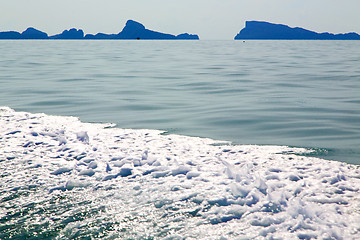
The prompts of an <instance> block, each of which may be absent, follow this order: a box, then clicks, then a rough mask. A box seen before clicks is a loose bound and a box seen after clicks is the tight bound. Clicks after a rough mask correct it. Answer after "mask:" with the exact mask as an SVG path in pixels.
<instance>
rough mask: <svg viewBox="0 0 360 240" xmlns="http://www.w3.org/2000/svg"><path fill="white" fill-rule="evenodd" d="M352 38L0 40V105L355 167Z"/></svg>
mask: <svg viewBox="0 0 360 240" xmlns="http://www.w3.org/2000/svg"><path fill="white" fill-rule="evenodd" d="M359 63H360V41H246V42H242V41H1V42H0V105H5V106H10V107H11V108H14V109H15V110H23V111H29V112H45V113H47V114H56V115H72V116H78V117H80V119H81V120H82V121H87V122H113V123H116V124H117V125H118V127H121V128H148V129H162V130H166V131H168V132H170V133H176V134H183V135H190V136H201V137H210V138H214V139H219V140H229V141H232V142H233V143H236V144H261V145H263V144H271V145H289V146H299V147H309V148H315V149H317V151H316V153H315V155H317V156H320V157H322V158H325V159H335V160H340V161H345V162H350V163H355V164H360V148H359V146H360V68H359Z"/></svg>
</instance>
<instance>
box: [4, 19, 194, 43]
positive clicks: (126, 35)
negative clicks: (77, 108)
mask: <svg viewBox="0 0 360 240" xmlns="http://www.w3.org/2000/svg"><path fill="white" fill-rule="evenodd" d="M0 39H148V40H151V39H158V40H160V39H164V40H167V39H168V40H199V36H198V35H195V34H188V33H182V34H179V35H177V36H175V35H172V34H167V33H161V32H156V31H153V30H149V29H146V28H145V26H144V25H142V24H141V23H139V22H136V21H133V20H128V21H127V22H126V25H125V27H124V28H123V30H122V31H121V32H119V33H118V34H105V33H97V34H95V35H93V34H86V35H85V34H84V32H83V30H81V29H75V28H72V29H70V30H65V31H63V32H62V33H60V34H56V35H53V36H48V34H47V33H44V32H42V31H39V30H37V29H35V28H33V27H29V28H28V29H26V30H25V31H24V32H22V33H19V32H15V31H8V32H0Z"/></svg>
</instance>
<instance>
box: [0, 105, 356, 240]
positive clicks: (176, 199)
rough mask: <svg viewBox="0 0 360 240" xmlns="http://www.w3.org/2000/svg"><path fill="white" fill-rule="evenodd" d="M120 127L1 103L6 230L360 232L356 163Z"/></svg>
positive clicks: (231, 235)
mask: <svg viewBox="0 0 360 240" xmlns="http://www.w3.org/2000/svg"><path fill="white" fill-rule="evenodd" d="M110 126H112V125H111V124H94V123H82V122H81V121H79V119H78V118H75V117H63V116H49V115H46V114H32V113H26V112H16V111H14V110H12V109H10V108H8V107H1V108H0V162H1V164H0V172H1V178H0V194H1V195H0V197H1V201H0V209H1V211H0V218H1V228H2V229H3V230H2V233H1V235H0V237H1V238H2V239H9V238H11V237H16V236H20V235H16V234H22V235H21V236H38V237H39V236H48V235H49V234H50V233H51V234H53V235H55V236H56V238H58V239H61V238H76V237H82V236H88V237H102V238H106V237H108V238H112V239H114V238H125V239H126V238H135V239H145V238H155V239H166V238H168V239H312V238H319V239H359V238H360V194H359V187H360V169H359V168H358V167H357V166H354V165H348V164H345V163H340V162H336V161H327V160H322V159H317V158H312V157H304V156H300V155H297V154H300V153H304V152H306V151H307V150H306V149H301V148H290V147H286V146H255V145H252V146H245V145H239V146H233V145H230V144H219V143H221V142H218V141H214V140H211V139H204V138H195V137H187V136H180V135H163V134H161V133H162V132H161V131H158V130H134V129H120V128H109V127H110ZM19 212H21V214H17V213H19ZM24 234H25V235H24ZM46 234H48V235H46Z"/></svg>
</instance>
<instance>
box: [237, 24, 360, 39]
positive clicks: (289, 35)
mask: <svg viewBox="0 0 360 240" xmlns="http://www.w3.org/2000/svg"><path fill="white" fill-rule="evenodd" d="M250 39H252V40H360V35H359V34H357V33H345V34H333V33H328V32H325V33H317V32H314V31H310V30H306V29H303V28H299V27H295V28H291V27H289V26H287V25H283V24H274V23H269V22H260V21H246V25H245V28H243V29H242V30H241V31H240V32H239V33H238V34H237V35H236V36H235V40H250Z"/></svg>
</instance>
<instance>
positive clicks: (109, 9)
mask: <svg viewBox="0 0 360 240" xmlns="http://www.w3.org/2000/svg"><path fill="white" fill-rule="evenodd" d="M359 10H360V0H343V1H340V0H127V1H126V0H0V31H9V30H14V31H18V32H22V31H24V30H25V29H26V28H27V27H30V26H32V27H35V28H36V29H38V30H41V31H44V32H46V33H48V34H49V35H55V34H57V33H61V32H62V31H63V30H65V29H70V28H78V29H79V28H80V29H82V30H83V31H84V32H85V34H86V33H98V32H103V33H119V32H120V31H121V30H122V29H123V27H124V26H125V23H126V21H127V20H128V19H132V20H135V21H138V22H141V23H142V24H143V25H145V27H146V28H148V29H151V30H155V31H159V32H163V33H170V34H174V35H177V34H180V33H184V32H187V33H192V34H198V35H199V37H200V39H203V40H205V39H214V40H216V39H219V40H222V39H229V40H231V39H233V38H234V37H235V35H236V34H237V33H238V32H239V31H240V30H241V29H242V28H244V26H245V21H250V20H258V21H267V22H272V23H281V24H286V25H289V26H291V27H303V28H306V29H309V30H313V31H317V32H331V33H345V32H357V33H360V14H359Z"/></svg>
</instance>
